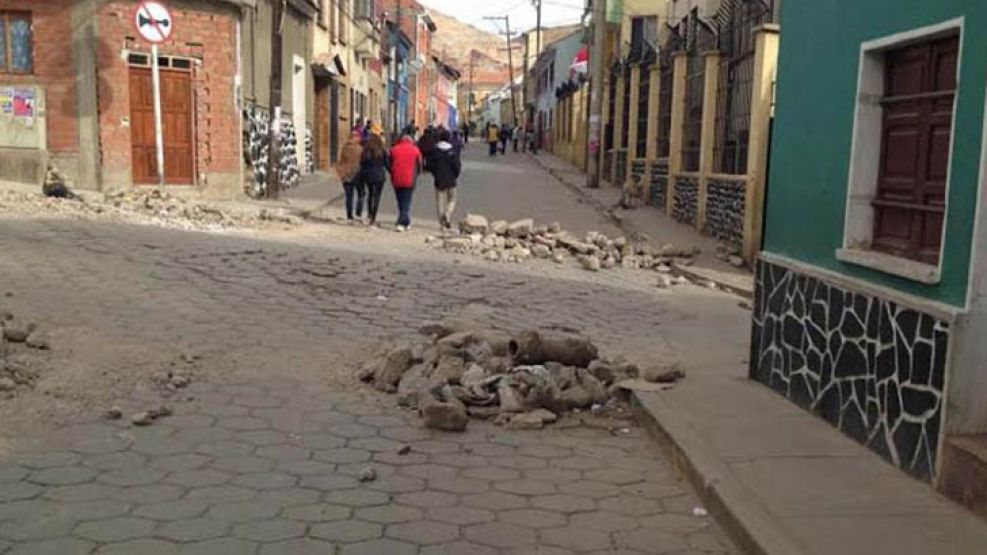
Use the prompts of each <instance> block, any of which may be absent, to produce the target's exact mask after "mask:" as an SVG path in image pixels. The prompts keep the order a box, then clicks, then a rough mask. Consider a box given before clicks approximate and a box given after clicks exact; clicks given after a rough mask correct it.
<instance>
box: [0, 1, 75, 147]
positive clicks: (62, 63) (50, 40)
mask: <svg viewBox="0 0 987 555" xmlns="http://www.w3.org/2000/svg"><path fill="white" fill-rule="evenodd" d="M71 4H72V2H71V1H70V0H50V1H48V2H25V1H24V0H0V11H3V10H17V11H30V12H31V22H32V27H33V34H34V45H33V47H34V72H33V73H32V74H31V75H13V74H6V73H0V85H25V84H31V85H40V86H42V87H44V88H45V98H46V103H47V110H48V111H47V118H48V128H47V134H48V149H49V151H51V152H53V153H55V154H74V153H77V152H78V150H79V137H78V133H77V129H76V121H77V117H78V114H77V113H76V103H75V74H74V70H73V67H72V49H73V48H75V47H76V45H73V44H71V43H72V10H71Z"/></svg>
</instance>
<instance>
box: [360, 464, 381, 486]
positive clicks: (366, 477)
mask: <svg viewBox="0 0 987 555" xmlns="http://www.w3.org/2000/svg"><path fill="white" fill-rule="evenodd" d="M357 479H358V480H360V481H361V482H373V481H374V480H376V479H377V471H376V470H374V467H372V466H365V467H363V468H361V469H360V474H359V476H357Z"/></svg>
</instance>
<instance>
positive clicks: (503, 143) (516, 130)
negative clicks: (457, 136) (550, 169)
mask: <svg viewBox="0 0 987 555" xmlns="http://www.w3.org/2000/svg"><path fill="white" fill-rule="evenodd" d="M484 137H485V139H486V141H487V145H488V146H489V147H490V156H491V157H495V156H497V153H498V152H500V154H501V155H504V154H507V145H508V143H510V144H511V145H512V146H513V150H514V152H518V148H519V147H520V152H525V151H529V152H531V153H532V154H538V141H537V135H536V133H535V130H534V128H533V127H527V128H525V127H521V126H520V125H515V126H513V127H512V126H510V125H507V124H505V125H504V126H503V127H501V126H499V125H497V124H496V123H492V122H491V123H488V124H487V127H486V129H485V130H484Z"/></svg>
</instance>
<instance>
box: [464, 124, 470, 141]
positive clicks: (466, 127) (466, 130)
mask: <svg viewBox="0 0 987 555" xmlns="http://www.w3.org/2000/svg"><path fill="white" fill-rule="evenodd" d="M463 144H467V145H468V144H470V124H469V123H464V124H463Z"/></svg>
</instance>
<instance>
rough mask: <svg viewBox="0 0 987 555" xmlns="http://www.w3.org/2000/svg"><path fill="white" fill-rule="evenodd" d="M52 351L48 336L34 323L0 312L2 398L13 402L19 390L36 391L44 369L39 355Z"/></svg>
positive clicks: (3, 311) (0, 386) (0, 388)
mask: <svg viewBox="0 0 987 555" xmlns="http://www.w3.org/2000/svg"><path fill="white" fill-rule="evenodd" d="M50 347H51V345H50V342H49V340H48V336H47V335H46V334H44V333H43V332H42V331H41V330H39V329H38V327H37V326H36V325H35V324H34V323H31V322H28V321H26V320H22V319H19V318H15V317H14V315H13V314H11V313H10V312H8V311H6V310H0V394H2V397H0V398H2V399H10V398H12V397H13V396H14V395H15V394H16V392H17V391H18V389H20V388H31V387H34V384H35V383H36V382H37V381H38V378H39V377H40V375H41V373H42V369H44V368H45V362H44V360H43V359H41V358H39V355H40V353H37V351H47V350H48V349H49V348H50Z"/></svg>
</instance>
